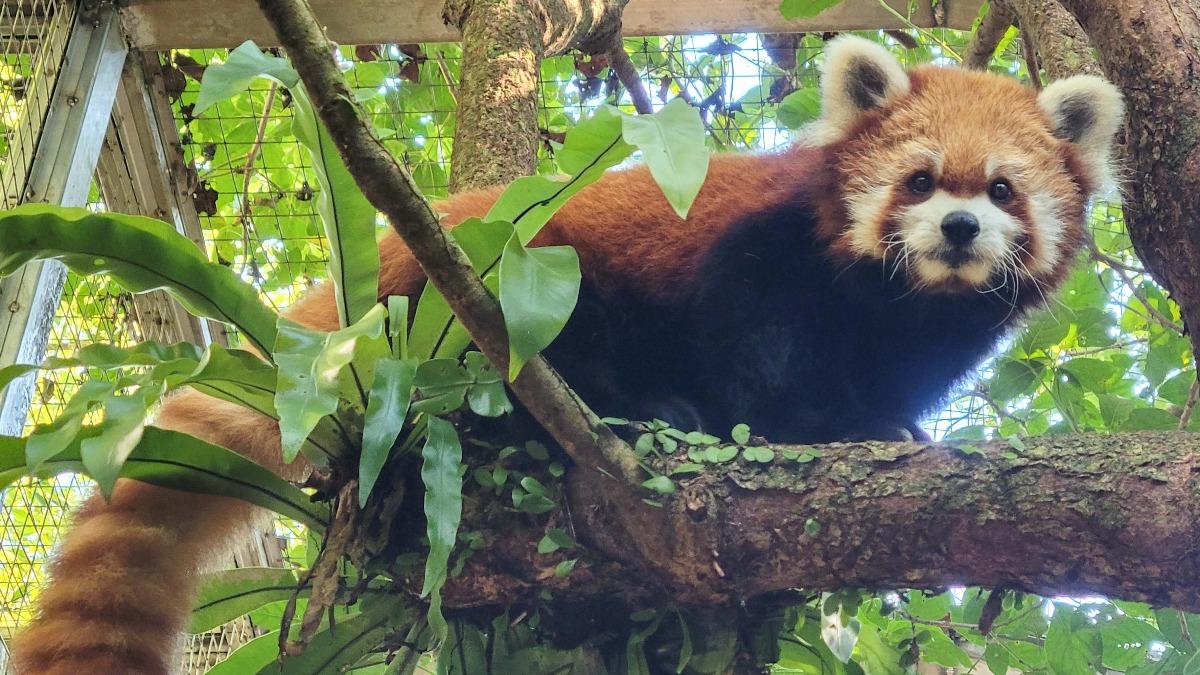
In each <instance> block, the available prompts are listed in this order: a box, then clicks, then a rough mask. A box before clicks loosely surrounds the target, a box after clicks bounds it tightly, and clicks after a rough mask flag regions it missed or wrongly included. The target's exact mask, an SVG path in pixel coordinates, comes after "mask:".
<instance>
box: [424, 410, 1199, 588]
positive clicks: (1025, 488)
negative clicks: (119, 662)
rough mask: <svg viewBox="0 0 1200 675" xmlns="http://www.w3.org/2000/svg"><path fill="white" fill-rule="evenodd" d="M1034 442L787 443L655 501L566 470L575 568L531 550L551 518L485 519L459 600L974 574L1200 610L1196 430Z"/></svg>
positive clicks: (973, 579)
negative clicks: (492, 525)
mask: <svg viewBox="0 0 1200 675" xmlns="http://www.w3.org/2000/svg"><path fill="white" fill-rule="evenodd" d="M1024 443H1025V445H1026V447H1025V449H1024V450H1021V451H1017V450H1015V449H1014V448H1013V447H1012V446H1011V445H1009V444H1008V443H1006V442H995V443H988V444H980V445H978V446H977V447H969V446H962V447H961V449H954V448H952V447H950V446H948V445H937V444H919V443H891V444H889V443H858V444H839V445H830V446H825V447H824V448H823V450H824V456H823V457H821V458H820V459H817V460H815V461H812V462H807V463H803V464H801V463H797V462H795V461H790V460H785V459H783V458H782V457H781V456H780V453H779V452H778V448H777V449H776V450H777V452H776V459H775V460H774V461H773V462H771V463H769V464H765V465H764V464H758V463H753V462H742V461H741V460H739V461H738V462H736V463H730V464H727V465H720V466H718V467H710V468H709V469H708V470H706V471H705V472H703V473H700V474H697V475H694V476H691V477H688V478H686V479H680V480H679V482H678V491H677V492H676V493H675V494H674V495H672V496H671V497H670V498H669V499H667V500H665V503H664V504H663V505H662V506H661V507H656V506H653V505H649V504H647V503H645V502H643V501H642V500H640V499H636V498H631V496H630V495H628V494H625V493H623V492H621V491H616V492H614V491H613V490H612V489H611V484H607V485H606V484H604V483H600V482H597V481H596V480H595V477H594V476H589V475H578V474H577V475H572V476H571V482H570V490H569V499H568V504H569V506H570V513H571V514H572V516H573V519H574V520H573V522H572V523H571V525H572V526H573V527H574V531H575V533H576V534H577V535H578V538H579V539H580V541H581V542H582V543H584V544H585V545H586V546H587V547H588V549H587V551H586V553H585V554H584V558H583V560H581V562H580V563H579V564H578V565H577V566H576V568H575V572H573V573H572V574H571V575H570V576H569V577H567V578H565V579H557V578H554V577H553V575H552V574H546V571H547V570H549V569H551V568H553V566H554V564H555V563H557V562H558V560H560V559H561V557H562V555H563V554H562V553H558V554H555V555H552V556H541V555H538V554H537V553H536V547H537V541H538V539H539V538H540V537H541V536H542V534H543V529H544V527H545V524H544V523H543V524H538V523H533V522H531V523H525V524H524V525H522V526H520V528H518V529H517V530H513V529H506V530H505V532H504V533H503V535H502V536H492V534H489V533H488V532H487V530H486V526H484V528H483V531H484V533H485V539H486V540H487V541H488V542H489V543H488V546H487V547H485V548H484V549H483V550H481V551H478V552H476V553H475V554H474V555H473V556H472V558H471V560H470V561H469V562H468V564H467V568H466V571H465V572H464V573H463V574H462V575H461V576H459V577H456V578H454V579H451V580H450V581H449V582H448V586H447V591H446V592H447V597H448V602H449V603H450V604H451V605H453V606H460V607H461V606H475V605H486V604H494V603H495V604H503V603H507V602H512V601H521V600H523V599H528V598H531V597H533V596H534V593H535V591H536V590H537V589H541V588H546V587H550V588H553V589H554V595H555V597H556V598H560V599H563V600H578V601H588V600H595V599H598V598H619V599H621V600H624V601H625V602H627V603H629V604H631V605H635V606H636V605H639V604H646V605H649V604H655V603H659V604H661V603H663V602H667V601H670V602H676V603H679V604H684V605H694V606H709V607H715V606H723V605H736V604H738V603H740V602H743V601H745V600H749V599H752V598H754V597H756V596H759V595H763V594H769V593H773V592H776V591H781V590H784V589H790V588H804V589H806V590H835V589H839V588H846V587H864V588H922V589H939V588H944V587H946V586H949V585H960V584H966V585H979V586H987V587H997V586H1003V587H1006V588H1012V589H1020V590H1024V591H1029V592H1033V593H1037V594H1040V595H1047V596H1054V595H1059V594H1074V595H1079V594H1093V593H1100V594H1104V595H1109V596H1113V597H1117V598H1124V599H1128V600H1137V601H1142V602H1148V603H1151V604H1155V605H1159V606H1170V607H1176V608H1180V609H1186V610H1190V611H1197V610H1200V435H1197V434H1188V433H1179V432H1144V433H1129V434H1112V435H1079V436H1041V437H1037V438H1031V439H1026V440H1025V441H1024ZM480 512H481V513H487V512H488V510H487V509H486V508H483V507H481V508H480ZM558 526H565V525H562V524H558ZM464 527H471V528H472V529H475V528H476V525H475V524H474V523H472V524H470V525H464ZM568 555H569V557H578V556H580V551H578V550H575V551H571V552H569V553H568Z"/></svg>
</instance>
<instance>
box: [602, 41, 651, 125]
mask: <svg viewBox="0 0 1200 675" xmlns="http://www.w3.org/2000/svg"><path fill="white" fill-rule="evenodd" d="M608 65H609V67H611V68H612V69H613V72H615V73H616V74H617V79H619V80H620V81H621V84H622V85H624V86H625V91H627V92H629V98H631V99H632V100H633V108H634V110H637V112H638V114H639V115H649V114H650V113H652V112H654V103H653V102H652V101H651V100H650V92H648V91H646V83H645V82H643V81H642V78H641V76H640V75H638V71H637V68H636V67H635V66H634V65H633V60H631V59H630V58H629V54H628V53H627V52H626V51H625V41H624V40H622V39H620V37H618V38H617V39H616V40H614V41H613V46H612V49H610V50H609V52H608Z"/></svg>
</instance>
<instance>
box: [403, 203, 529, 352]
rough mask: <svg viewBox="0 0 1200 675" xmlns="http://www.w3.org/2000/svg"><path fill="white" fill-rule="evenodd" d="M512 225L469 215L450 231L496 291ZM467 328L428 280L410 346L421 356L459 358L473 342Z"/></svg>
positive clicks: (479, 272) (415, 316) (474, 265)
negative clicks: (499, 265) (500, 266)
mask: <svg viewBox="0 0 1200 675" xmlns="http://www.w3.org/2000/svg"><path fill="white" fill-rule="evenodd" d="M512 233H513V226H512V224H511V223H505V222H484V221H483V220H480V219H479V218H470V219H467V220H465V221H463V222H462V223H461V224H460V225H458V226H457V227H455V228H454V229H453V230H451V231H450V235H451V236H452V237H454V241H455V242H457V243H458V245H459V246H460V247H462V250H463V252H464V253H466V254H467V258H468V259H469V260H470V261H471V267H473V268H474V269H475V271H476V273H478V274H479V275H480V276H482V277H483V278H484V285H485V286H488V288H489V289H490V290H492V291H493V292H498V287H497V286H496V283H495V281H496V268H497V266H498V264H499V262H500V254H501V253H503V251H504V245H505V243H507V242H508V240H509V239H511V238H512ZM470 341H471V340H470V338H469V337H468V336H467V331H466V330H465V329H464V328H463V327H462V325H461V324H459V323H458V321H456V320H454V315H453V314H452V313H451V311H450V305H449V304H447V303H446V300H445V298H443V297H442V295H441V293H438V291H437V289H435V288H434V287H433V285H432V284H428V283H427V284H425V289H424V290H423V291H422V292H421V297H420V299H418V301H417V311H416V314H415V315H414V317H413V321H412V327H411V328H410V329H409V349H410V351H411V352H412V354H413V356H416V357H419V358H434V357H450V358H458V356H459V355H460V354H461V353H462V351H463V350H464V349H466V348H467V345H468V344H469V343H470Z"/></svg>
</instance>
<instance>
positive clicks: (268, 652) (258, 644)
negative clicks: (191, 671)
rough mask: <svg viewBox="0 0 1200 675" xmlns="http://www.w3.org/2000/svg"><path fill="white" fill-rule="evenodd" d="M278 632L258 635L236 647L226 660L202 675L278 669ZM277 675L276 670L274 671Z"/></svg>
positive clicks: (240, 673) (238, 674)
mask: <svg viewBox="0 0 1200 675" xmlns="http://www.w3.org/2000/svg"><path fill="white" fill-rule="evenodd" d="M278 663H279V631H278V630H273V631H271V632H270V633H267V634H266V635H260V636H258V637H256V638H254V639H253V640H251V641H249V642H247V643H246V644H244V645H242V646H241V647H238V648H237V649H236V650H234V652H233V653H232V654H230V655H229V657H228V658H226V659H224V660H223V661H221V662H220V663H218V664H216V665H215V666H213V667H212V668H209V669H208V670H207V671H205V674H204V675H246V673H261V672H264V671H266V672H268V673H269V672H271V671H270V670H267V668H268V667H270V666H275V667H276V668H277V669H278ZM275 672H276V673H278V670H276V671H275Z"/></svg>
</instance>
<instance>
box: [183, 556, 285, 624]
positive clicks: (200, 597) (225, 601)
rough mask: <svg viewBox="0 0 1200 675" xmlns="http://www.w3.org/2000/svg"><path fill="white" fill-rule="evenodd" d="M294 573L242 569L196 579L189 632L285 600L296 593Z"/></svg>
mask: <svg viewBox="0 0 1200 675" xmlns="http://www.w3.org/2000/svg"><path fill="white" fill-rule="evenodd" d="M297 582H298V580H297V579H296V573H295V572H293V571H292V570H288V569H278V568H274V567H242V568H238V569H231V570H223V571H221V572H210V573H208V574H205V575H204V576H203V577H202V578H201V580H200V591H199V593H198V594H197V595H196V599H195V600H194V601H193V603H192V623H191V626H189V627H188V632H189V633H203V632H204V631H206V630H211V629H213V628H216V627H217V626H220V625H222V624H224V623H226V622H228V621H232V620H234V619H236V618H238V617H239V616H242V615H245V614H249V613H250V612H251V611H253V610H256V609H258V608H259V607H262V606H263V605H267V604H270V603H272V602H277V601H280V600H287V599H288V598H290V597H292V594H294V593H296V592H297V588H296V585H297Z"/></svg>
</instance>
